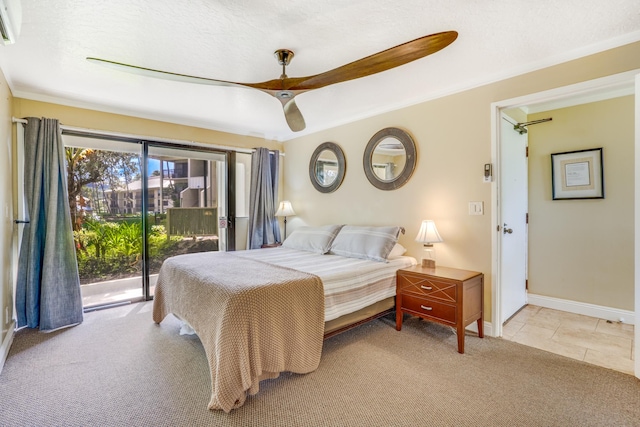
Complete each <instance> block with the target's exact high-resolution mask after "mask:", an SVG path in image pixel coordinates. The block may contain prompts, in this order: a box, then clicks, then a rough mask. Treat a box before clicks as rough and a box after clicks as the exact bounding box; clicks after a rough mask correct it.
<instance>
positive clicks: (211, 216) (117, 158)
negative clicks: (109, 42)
mask: <svg viewBox="0 0 640 427" xmlns="http://www.w3.org/2000/svg"><path fill="white" fill-rule="evenodd" d="M63 139H64V142H65V146H66V148H65V150H66V157H67V178H68V179H67V180H68V190H69V207H70V210H71V217H72V218H71V219H72V223H73V230H74V231H73V233H74V241H75V246H76V257H77V260H78V267H79V273H80V283H81V291H82V299H83V305H84V307H85V310H90V309H93V308H97V307H104V306H107V305H118V304H123V303H128V302H130V301H135V300H143V299H150V298H151V297H152V296H153V291H154V287H155V282H156V280H157V274H158V272H159V270H160V267H161V266H162V263H163V262H164V260H165V259H166V258H168V257H170V256H174V255H180V254H185V253H193V252H203V251H219V250H227V248H228V247H229V248H230V249H234V244H233V243H234V240H233V239H234V236H233V234H232V233H230V232H229V231H230V230H229V229H227V228H226V224H227V223H228V222H229V219H230V218H229V217H230V212H228V209H227V201H228V194H229V191H228V187H229V185H228V184H229V183H228V179H227V177H228V176H229V173H230V171H229V170H228V167H227V165H228V163H229V162H228V159H229V158H232V159H234V158H235V155H234V153H229V152H212V151H211V150H205V149H201V150H200V149H190V148H188V147H182V146H177V145H175V146H169V144H162V145H160V144H158V143H152V142H146V141H136V140H128V139H124V138H121V139H120V140H115V139H111V138H108V137H104V138H96V137H88V136H85V135H78V134H73V133H72V134H64V133H63ZM232 184H233V183H232ZM231 213H233V212H231ZM231 219H232V218H231Z"/></svg>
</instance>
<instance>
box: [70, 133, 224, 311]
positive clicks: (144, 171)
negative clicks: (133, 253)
mask: <svg viewBox="0 0 640 427" xmlns="http://www.w3.org/2000/svg"><path fill="white" fill-rule="evenodd" d="M62 135H69V136H76V137H85V138H93V139H102V140H107V141H119V142H128V143H132V144H140V146H141V159H140V163H141V164H140V174H141V175H142V176H141V179H142V202H141V209H142V215H141V221H142V230H143V233H142V254H141V255H142V298H143V300H144V301H150V300H152V299H153V296H152V295H151V293H150V284H149V262H148V261H149V259H148V255H149V238H148V233H147V229H148V218H147V215H146V213H147V212H148V208H149V177H148V159H149V147H150V146H152V147H161V148H171V149H176V150H184V151H188V152H201V153H216V154H221V155H224V157H225V163H226V166H225V171H226V186H225V192H226V204H227V206H226V219H227V221H226V222H227V224H228V225H227V228H226V230H227V231H226V232H227V236H226V242H227V247H226V250H227V251H235V250H236V233H235V228H236V227H235V221H236V165H235V162H236V152H235V151H233V150H226V149H222V148H214V147H211V148H209V147H206V146H200V145H198V146H194V145H188V144H180V143H177V142H165V141H157V140H153V139H149V138H135V137H130V136H120V135H110V134H103V133H98V132H91V131H83V130H78V129H63V130H62ZM216 220H218V219H216ZM136 301H138V299H137V298H136Z"/></svg>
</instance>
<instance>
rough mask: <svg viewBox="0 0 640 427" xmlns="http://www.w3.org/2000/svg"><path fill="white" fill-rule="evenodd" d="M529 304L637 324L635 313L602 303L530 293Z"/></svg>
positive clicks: (528, 296)
mask: <svg viewBox="0 0 640 427" xmlns="http://www.w3.org/2000/svg"><path fill="white" fill-rule="evenodd" d="M527 301H528V303H529V304H532V305H537V306H540V307H545V308H552V309H554V310H562V311H568V312H569V313H575V314H582V315H585V316H591V317H597V318H598V319H606V320H611V321H613V322H622V323H628V324H630V325H635V323H636V322H635V313H634V312H633V311H629V310H621V309H619V308H611V307H604V306H601V305H595V304H588V303H585V302H577V301H570V300H565V299H560V298H554V297H546V296H543V295H535V294H528V295H527Z"/></svg>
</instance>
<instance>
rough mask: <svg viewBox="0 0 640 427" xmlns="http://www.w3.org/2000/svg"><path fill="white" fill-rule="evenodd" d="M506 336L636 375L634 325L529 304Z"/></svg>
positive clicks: (509, 325)
mask: <svg viewBox="0 0 640 427" xmlns="http://www.w3.org/2000/svg"><path fill="white" fill-rule="evenodd" d="M502 332H503V333H502V337H503V338H504V339H507V340H510V341H515V342H518V343H520V344H525V345H528V346H531V347H536V348H539V349H541V350H546V351H549V352H551V353H556V354H560V355H563V356H567V357H571V358H574V359H577V360H582V361H585V362H587V363H593V364H594V365H599V366H603V367H605V368H609V369H615V370H617V371H621V372H624V373H626V374H630V375H633V372H634V362H633V360H634V357H635V355H634V351H633V349H634V345H633V339H634V331H633V325H628V324H624V323H617V322H613V323H610V322H608V321H606V320H603V319H597V318H595V317H589V316H583V315H580V314H573V313H568V312H565V311H558V310H552V309H549V308H543V307H538V306H535V305H527V306H525V307H524V308H523V309H522V310H520V312H519V313H517V314H516V315H515V316H513V317H512V318H511V319H510V320H509V321H508V322H507V323H506V324H505V325H504V327H503V329H502Z"/></svg>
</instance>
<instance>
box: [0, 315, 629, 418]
mask: <svg viewBox="0 0 640 427" xmlns="http://www.w3.org/2000/svg"><path fill="white" fill-rule="evenodd" d="M151 307H152V306H151V303H140V304H133V305H130V306H125V307H118V308H113V309H109V310H103V311H97V312H93V313H89V314H86V315H85V322H84V323H83V324H81V325H79V326H76V327H74V328H70V329H67V330H63V331H58V332H54V333H50V334H44V333H39V332H37V331H32V330H21V331H19V332H18V333H17V334H16V337H15V339H14V343H13V346H12V348H11V351H10V354H9V357H8V359H7V362H6V364H5V367H4V370H3V371H2V374H1V375H0V425H2V426H208V425H211V426H214V425H215V426H638V425H640V381H638V380H637V379H636V378H635V377H632V376H630V375H625V374H622V373H620V372H616V371H612V370H608V369H604V368H599V367H596V366H593V365H589V364H586V363H583V362H578V361H574V360H572V359H568V358H564V357H561V356H557V355H554V354H550V353H546V352H543V351H539V350H536V349H532V348H529V347H525V346H522V345H520V344H517V343H513V342H509V341H504V340H501V339H496V338H490V337H487V338H484V339H480V338H477V337H475V336H473V335H468V336H467V338H466V353H465V354H464V355H460V354H458V353H457V351H456V337H455V335H454V334H453V332H452V331H451V329H450V328H446V327H442V326H440V325H437V324H433V323H430V322H425V321H420V320H418V319H416V318H410V319H407V320H406V322H405V324H404V325H403V329H402V331H401V332H397V331H396V330H395V328H394V321H393V319H392V318H391V317H389V318H384V319H382V320H378V321H373V322H370V323H369V324H366V325H363V326H361V327H359V328H357V329H355V330H352V331H349V332H346V333H344V334H341V335H338V336H336V337H334V338H331V339H329V340H327V341H325V344H324V350H323V356H322V361H321V363H320V367H319V368H318V369H317V370H316V371H315V372H313V373H311V374H307V375H295V374H283V375H281V376H280V377H279V378H277V379H275V380H268V381H264V382H262V383H261V386H260V392H259V393H258V394H257V395H255V396H252V397H250V398H249V399H247V402H246V404H245V405H244V406H243V407H242V408H239V409H237V410H234V411H233V412H231V413H230V414H225V413H221V412H212V411H209V410H208V409H207V402H208V401H209V396H210V385H209V373H208V368H207V363H206V360H205V356H204V351H203V349H202V346H201V345H200V341H199V340H198V338H197V337H189V336H180V335H179V334H178V330H179V325H178V323H177V321H176V320H175V319H174V318H172V317H170V318H167V319H165V321H164V322H163V323H162V325H160V326H158V325H155V324H154V323H153V321H152V320H151Z"/></svg>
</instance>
